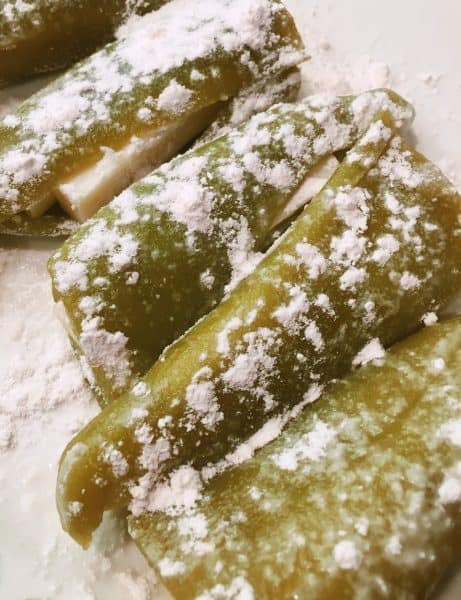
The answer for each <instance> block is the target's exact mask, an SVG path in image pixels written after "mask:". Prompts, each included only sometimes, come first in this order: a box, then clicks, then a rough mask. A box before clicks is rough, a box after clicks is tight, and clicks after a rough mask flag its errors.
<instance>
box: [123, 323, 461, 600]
mask: <svg viewBox="0 0 461 600" xmlns="http://www.w3.org/2000/svg"><path fill="white" fill-rule="evenodd" d="M369 356H370V357H372V356H373V353H372V352H371V351H370V353H369ZM364 357H365V355H364ZM460 361H461V319H456V320H454V321H448V322H445V323H442V324H440V325H435V326H432V327H429V328H426V329H424V330H423V331H422V332H420V333H418V334H417V335H414V336H412V337H410V338H407V339H406V340H405V341H404V342H402V343H400V344H397V345H396V346H394V347H393V348H392V349H391V350H390V351H389V352H388V353H386V356H385V357H384V358H382V359H379V360H377V361H375V362H374V363H372V364H369V365H367V366H364V367H363V368H361V369H359V370H358V371H356V372H355V373H354V374H352V375H350V376H349V377H347V378H346V379H344V380H343V381H339V382H338V383H336V384H334V385H333V386H331V387H329V388H327V390H326V392H325V393H324V394H322V396H321V398H320V400H319V401H318V402H317V403H316V404H315V405H314V406H309V407H307V408H306V409H305V410H304V411H303V412H302V413H301V414H300V415H299V416H298V417H297V418H296V419H295V420H294V422H293V423H292V424H291V425H290V426H289V427H288V428H287V429H286V430H285V431H284V432H283V433H282V434H281V435H280V437H279V438H278V439H277V440H275V441H274V442H272V443H271V444H268V445H267V446H266V447H265V448H264V449H263V450H261V451H260V452H259V453H258V454H256V456H255V457H254V458H252V459H250V460H248V461H247V462H244V463H243V464H241V465H239V466H237V467H235V468H233V469H231V470H229V471H227V472H226V473H223V474H222V475H219V476H217V477H216V478H214V479H212V480H211V481H210V482H209V483H208V484H207V485H206V484H205V485H204V486H203V488H202V487H201V484H203V482H202V481H201V480H200V477H199V475H198V473H194V471H193V470H192V469H190V467H182V468H181V469H180V470H178V471H177V473H176V484H177V489H176V490H175V489H174V488H173V489H171V490H170V492H171V493H170V496H169V500H170V501H171V505H170V506H168V505H167V503H164V504H163V505H162V503H161V502H160V499H161V498H162V496H161V494H160V489H159V490H157V505H158V510H157V512H154V513H152V514H149V515H143V516H142V517H140V518H138V519H136V518H132V519H130V533H131V535H132V536H133V537H134V539H135V541H136V542H137V544H138V546H139V548H140V549H141V551H142V552H143V553H144V555H145V556H146V558H147V559H148V561H149V562H150V564H151V565H152V566H153V567H154V568H156V569H157V570H158V571H159V572H160V574H161V575H162V576H163V581H164V583H165V585H166V586H167V587H168V589H169V591H170V592H171V593H172V594H173V596H174V597H175V598H178V599H179V598H190V599H193V598H197V599H198V598H200V599H202V600H203V599H205V598H210V599H211V598H233V599H237V598H243V597H245V598H279V599H280V600H283V599H288V598H296V597H298V598H322V600H323V599H324V600H336V599H337V598H344V599H348V598H350V599H360V598H363V599H365V598H414V599H416V598H426V597H428V595H429V593H430V591H431V590H432V589H433V587H434V585H435V584H436V583H437V581H438V580H439V578H440V577H441V576H442V574H443V573H444V571H445V570H446V569H447V568H448V567H449V566H450V564H451V563H453V562H454V561H455V560H457V558H458V557H459V553H460V552H461V371H460V369H459V364H460ZM172 481H173V479H172ZM181 484H182V486H181ZM175 492H176V493H175ZM180 495H181V496H180ZM187 495H189V498H191V497H193V496H195V500H196V502H195V503H194V505H191V504H192V503H191V502H189V506H188V507H183V508H178V506H177V504H178V502H179V498H180V497H182V498H183V499H184V498H187ZM165 498H166V491H165V490H164V496H163V499H165ZM174 502H176V506H175V505H174Z"/></svg>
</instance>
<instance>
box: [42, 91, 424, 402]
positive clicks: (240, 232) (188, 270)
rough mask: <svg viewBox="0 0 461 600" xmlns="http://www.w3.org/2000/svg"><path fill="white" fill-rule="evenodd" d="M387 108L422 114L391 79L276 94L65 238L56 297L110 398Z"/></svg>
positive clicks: (54, 263) (55, 273) (209, 301)
mask: <svg viewBox="0 0 461 600" xmlns="http://www.w3.org/2000/svg"><path fill="white" fill-rule="evenodd" d="M383 107H389V109H391V110H392V111H393V112H394V113H395V115H396V118H399V119H402V120H411V118H412V109H411V107H410V106H409V105H408V104H407V103H405V101H404V100H403V99H402V98H400V97H399V96H397V95H396V94H394V93H393V92H391V91H386V90H376V91H374V92H367V93H365V94H363V95H359V96H357V97H353V96H349V97H342V98H341V97H334V96H314V97H311V98H307V99H305V100H304V101H302V102H300V103H299V104H281V105H277V106H275V107H273V108H271V109H270V110H269V111H267V112H266V113H260V114H259V115H257V116H255V117H253V119H251V120H250V121H249V122H248V123H246V124H243V125H242V126H240V127H239V128H238V129H236V130H235V131H233V132H231V133H228V134H227V135H225V136H223V137H221V138H219V139H216V140H214V141H212V142H210V143H208V144H206V145H202V146H198V147H196V148H195V149H193V150H191V151H190V152H188V153H187V154H185V155H183V156H180V157H178V158H176V159H174V160H173V161H171V162H170V163H169V164H168V165H164V166H163V167H162V168H160V169H159V170H157V171H156V172H154V173H153V174H152V175H150V176H148V177H147V178H145V179H143V180H141V181H140V182H138V183H137V184H135V185H133V186H132V187H131V188H130V189H129V190H127V191H125V193H123V194H122V195H121V196H120V197H119V198H117V199H116V200H115V201H113V202H112V203H111V204H110V205H109V206H107V207H106V208H104V209H103V210H101V211H100V212H99V213H98V214H97V216H96V217H95V218H94V219H93V220H91V221H90V222H88V223H87V224H85V225H83V226H82V227H81V229H79V231H78V233H77V234H76V235H75V236H73V237H72V238H71V239H69V240H68V241H67V242H66V243H65V244H64V246H63V247H62V248H60V249H59V251H58V252H57V253H56V255H55V256H54V257H53V258H52V260H51V263H50V273H51V275H52V280H53V290H54V297H55V300H56V301H57V302H60V303H62V306H63V308H64V310H65V313H66V322H67V325H68V329H69V332H70V335H71V337H72V339H73V341H74V345H75V346H76V347H78V348H80V352H79V354H80V355H81V360H82V361H83V363H84V366H85V373H86V374H88V375H89V380H90V383H91V384H92V386H93V388H94V389H96V390H97V391H98V392H99V393H98V397H100V398H102V399H103V404H108V403H110V402H111V401H112V400H113V399H114V398H116V397H118V396H119V395H120V394H121V393H122V392H124V391H126V390H127V389H128V388H129V386H130V384H131V383H132V382H133V380H134V379H136V378H137V377H139V376H141V375H144V374H145V373H146V371H147V370H148V369H149V368H150V367H151V366H152V364H153V363H154V362H155V360H156V359H157V358H158V356H159V355H160V353H161V352H162V350H163V349H164V348H165V347H166V346H167V345H168V344H170V343H171V342H173V341H174V340H175V339H176V338H177V337H179V336H180V335H182V334H183V333H184V332H185V331H186V330H187V329H188V327H190V326H191V325H193V324H194V323H195V322H196V321H197V319H199V318H200V317H202V316H203V315H205V314H206V313H207V312H209V311H210V310H211V309H212V308H213V307H214V306H215V305H216V304H217V303H218V302H219V301H220V300H221V299H222V297H223V295H224V294H225V292H226V291H228V290H229V282H230V281H231V280H234V282H235V280H236V279H238V277H239V276H240V277H241V276H242V275H243V274H245V271H244V270H243V271H242V272H241V273H239V269H240V270H241V267H242V264H241V263H242V261H243V263H244V261H245V260H250V261H251V262H252V263H255V262H256V261H257V260H259V259H260V258H261V257H262V254H260V252H261V250H265V249H266V247H267V245H268V242H269V238H270V235H271V233H272V230H273V225H274V223H275V222H276V219H277V216H278V215H279V214H280V213H281V212H282V210H283V209H284V207H285V206H286V204H287V203H288V201H289V200H290V199H291V197H292V196H293V194H294V192H295V191H296V190H297V189H298V187H299V185H300V184H301V183H302V182H303V180H304V179H305V177H306V176H308V175H309V171H310V169H311V168H312V167H313V166H315V164H316V163H317V162H318V161H319V160H320V159H322V158H324V157H325V156H328V155H330V154H331V153H332V152H335V151H337V150H341V149H344V148H350V147H351V146H352V144H353V143H354V142H355V141H356V139H357V137H358V136H360V135H361V134H362V133H363V131H364V130H365V128H366V127H367V125H368V124H369V121H368V119H369V116H368V115H369V113H370V114H373V112H376V111H377V110H379V109H380V108H383ZM365 109H366V110H365ZM280 181H281V184H280ZM178 197H183V200H182V201H181V204H180V205H179V203H176V204H175V202H176V198H178ZM170 205H171V206H172V207H173V208H170ZM184 205H185V206H186V209H185V211H186V212H184V214H183V215H182V217H181V212H182V211H183V210H184V209H183V208H182V207H183V206H184ZM189 207H190V208H189ZM203 207H205V208H203ZM206 207H208V208H206ZM181 218H182V221H181ZM177 219H179V221H178V220H177ZM109 240H110V242H109ZM106 246H107V247H106ZM89 248H93V249H94V250H93V251H90V250H89ZM114 253H115V254H119V255H120V259H119V260H118V262H117V265H116V264H114V260H113V254H114ZM125 256H128V257H129V258H130V260H122V259H124V257H125ZM118 263H120V266H118ZM243 267H245V268H246V266H245V264H243ZM74 275H76V276H74Z"/></svg>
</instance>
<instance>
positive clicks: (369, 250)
mask: <svg viewBox="0 0 461 600" xmlns="http://www.w3.org/2000/svg"><path fill="white" fill-rule="evenodd" d="M257 172H260V171H259V169H258V171H257ZM265 173H266V175H265V176H266V177H271V175H272V172H271V171H265ZM194 214H196V215H197V214H202V213H201V212H199V213H194ZM190 221H192V218H191V219H190ZM127 242H128V240H127ZM127 247H128V248H129V247H131V246H130V245H129V244H128V246H127ZM124 250H125V249H124ZM125 256H126V254H125V252H124V251H123V252H122V251H121V252H120V253H119V254H114V255H113V260H114V267H115V266H116V264H117V261H118V260H119V257H125ZM460 265H461V229H460V197H459V195H457V193H456V191H455V190H454V188H453V186H452V185H451V184H450V183H449V182H448V181H447V180H446V179H445V177H444V176H443V175H442V173H441V172H440V171H439V170H438V168H437V167H435V166H434V165H432V164H431V163H430V162H429V161H428V160H427V159H425V158H424V157H423V156H421V155H420V154H419V153H417V152H416V151H414V150H413V149H412V148H411V147H409V146H407V145H406V144H405V142H404V141H403V140H402V138H401V137H400V136H399V135H396V134H395V129H394V124H393V119H392V116H391V113H390V112H389V111H383V112H382V113H381V115H377V116H376V117H375V119H374V121H373V122H372V124H371V125H370V127H369V128H368V130H367V131H366V132H365V134H364V135H363V136H362V137H361V138H360V140H359V141H358V142H357V144H356V145H355V146H354V147H353V148H352V149H351V150H350V151H349V152H348V153H347V155H346V157H345V158H344V161H343V163H342V164H341V165H340V166H339V167H338V169H337V170H336V171H335V172H334V174H333V175H332V177H331V178H330V180H329V182H328V183H327V185H326V186H325V187H324V188H323V189H322V191H321V192H320V193H319V194H318V195H317V196H316V197H315V198H314V199H313V201H312V202H311V203H310V204H309V205H308V206H307V207H306V208H305V209H304V211H303V213H302V214H301V216H300V217H298V218H297V219H296V220H295V222H294V223H293V224H292V225H291V227H290V228H289V229H288V230H287V232H286V233H285V234H284V235H283V236H282V237H281V239H280V240H279V241H278V242H277V243H276V244H275V245H274V246H273V247H272V249H271V250H270V251H269V252H268V253H267V255H266V256H265V257H264V259H263V260H262V261H261V262H260V264H259V265H258V267H257V268H256V269H255V270H254V271H253V272H252V273H251V274H250V275H249V276H248V277H246V278H245V279H244V280H242V281H241V282H240V283H239V284H238V285H237V287H236V288H235V289H233V291H232V292H231V293H230V294H229V295H228V297H226V298H225V299H224V300H223V301H222V302H221V303H220V304H219V305H218V306H217V307H216V308H215V309H214V310H213V311H211V312H210V313H209V314H208V315H207V316H206V317H204V318H202V319H201V320H200V321H199V322H198V323H196V324H195V325H194V326H193V327H192V328H191V329H190V330H189V331H188V332H187V333H186V334H185V335H183V336H182V337H181V338H180V339H179V340H177V341H176V342H175V343H174V344H172V345H171V346H169V347H168V348H167V349H166V350H165V351H164V352H163V354H162V355H161V357H160V359H159V360H158V361H157V363H156V364H155V365H154V366H153V367H152V368H151V369H150V371H149V372H148V373H147V374H146V375H145V376H144V377H143V378H141V379H140V380H139V381H138V382H137V383H136V384H135V385H134V386H133V387H132V388H131V389H130V391H129V392H128V393H127V394H124V395H123V396H121V397H120V398H118V399H117V400H116V401H115V402H113V403H112V404H111V405H109V406H108V407H106V408H105V409H104V410H103V412H102V413H101V414H100V415H98V416H97V417H96V418H95V419H93V421H92V422H90V423H89V424H88V425H87V426H86V427H85V428H84V429H83V430H82V431H81V432H80V433H79V434H78V435H77V436H76V437H75V438H74V439H73V440H72V441H71V442H70V444H69V445H68V446H67V448H66V450H65V451H64V454H63V456H62V459H61V462H60V468H59V475H58V484H57V504H58V508H59V512H60V516H61V520H62V525H63V527H64V529H65V530H66V531H68V532H69V533H70V535H72V536H73V537H74V538H75V539H76V540H78V541H79V542H80V543H81V544H82V545H85V546H86V545H88V544H89V543H90V541H91V536H92V532H93V531H94V529H95V528H96V527H97V526H98V524H99V523H100V521H101V518H102V515H103V513H104V511H105V510H107V509H111V508H115V507H126V506H129V508H130V510H131V512H132V513H133V514H134V515H135V516H139V515H141V514H143V513H145V512H149V510H150V509H152V508H153V507H154V509H155V507H156V505H157V504H156V499H157V496H156V490H158V489H159V488H158V486H159V484H161V485H164V486H166V487H167V488H168V489H169V486H170V485H171V482H172V474H174V473H175V472H176V471H177V469H178V468H180V467H182V466H185V465H187V466H189V467H193V468H194V469H196V470H205V472H206V471H210V469H211V470H212V469H217V468H219V465H220V464H222V463H225V462H226V457H227V458H228V460H229V461H230V462H232V453H234V452H239V447H240V448H241V444H242V443H243V442H248V441H249V440H250V439H251V438H252V436H254V434H256V433H257V432H258V435H257V440H259V441H261V439H264V436H266V438H267V435H268V433H269V432H270V429H271V424H273V423H274V420H275V421H276V422H277V423H279V422H282V421H284V420H287V419H288V418H289V417H290V415H291V414H292V411H293V410H294V409H296V407H297V408H298V410H299V408H300V407H302V406H303V404H306V403H309V402H312V400H313V399H315V397H316V396H317V395H318V390H319V386H322V385H323V384H325V383H327V382H328V381H330V380H331V379H334V378H337V377H341V376H343V375H344V374H346V373H347V372H348V371H349V370H350V368H351V366H352V365H355V364H360V362H364V361H365V360H367V359H369V358H370V355H375V356H376V355H378V356H379V355H380V354H381V353H382V351H383V350H382V348H383V347H387V346H389V345H390V344H392V343H394V342H395V341H396V340H398V339H399V338H403V337H404V336H406V335H408V334H409V333H411V332H412V331H413V330H415V329H416V328H417V327H418V326H419V324H420V322H421V319H422V318H423V316H424V315H425V314H426V313H427V312H429V311H434V310H437V308H438V307H439V306H440V305H441V304H442V303H444V302H445V301H446V300H447V299H448V298H449V297H450V296H452V295H453V294H454V293H455V292H457V291H458V290H459V287H460V282H461V275H460ZM83 281H84V279H83ZM261 428H263V429H262V432H261V431H260V430H261ZM268 429H269V432H268ZM242 452H245V447H244V449H243V451H242ZM167 495H168V494H167Z"/></svg>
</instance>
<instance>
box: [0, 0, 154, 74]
mask: <svg viewBox="0 0 461 600" xmlns="http://www.w3.org/2000/svg"><path fill="white" fill-rule="evenodd" d="M165 1H166V0H137V1H135V2H132V1H131V0H102V2H101V1H98V2H94V1H93V0H29V1H28V2H21V3H20V2H14V1H8V0H6V1H5V2H2V5H3V6H2V7H0V85H2V84H7V83H11V82H13V81H18V80H21V79H26V78H27V77H30V76H32V75H38V74H40V73H46V72H49V71H55V70H58V69H63V68H64V67H68V66H70V65H72V64H73V63H74V62H76V61H77V60H79V59H80V58H83V57H84V56H87V55H88V54H91V53H92V52H94V51H95V50H96V49H97V48H100V47H101V46H103V45H104V44H106V43H108V42H110V41H111V40H112V39H113V37H114V34H115V30H116V29H117V27H119V25H121V24H122V23H123V21H125V19H127V18H128V17H130V16H131V15H133V14H139V15H141V14H144V13H146V12H149V11H151V10H155V9H157V8H159V7H160V6H161V5H162V4H165ZM19 5H21V6H19Z"/></svg>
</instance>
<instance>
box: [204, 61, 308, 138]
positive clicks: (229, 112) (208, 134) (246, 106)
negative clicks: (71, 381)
mask: <svg viewBox="0 0 461 600" xmlns="http://www.w3.org/2000/svg"><path fill="white" fill-rule="evenodd" d="M300 89H301V72H300V70H299V68H298V67H294V68H293V69H289V70H288V71H284V72H282V73H280V74H279V75H278V76H277V77H275V78H274V79H267V80H266V79H263V80H262V81H257V82H256V83H253V84H251V85H250V86H248V88H245V89H243V90H242V91H241V92H240V93H238V94H237V95H236V96H235V97H234V98H232V100H229V102H227V103H226V104H225V105H224V106H223V107H222V108H221V110H220V111H219V113H218V114H217V116H216V118H215V120H214V121H213V122H212V123H211V125H210V126H209V127H207V128H206V129H205V131H204V132H203V133H202V134H201V135H200V136H199V137H198V139H197V140H196V142H195V144H194V145H195V146H198V145H201V144H204V143H206V142H210V141H211V140H214V139H216V138H217V137H220V136H222V135H225V134H227V133H230V132H231V131H232V129H233V128H235V127H238V126H239V125H241V124H242V123H244V122H245V121H247V120H248V119H249V118H250V117H252V116H253V115H254V114H257V113H260V112H263V111H265V110H268V109H269V108H270V107H271V106H273V105H274V104H278V103H279V102H294V101H295V100H296V99H297V98H298V96H299V90H300Z"/></svg>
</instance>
